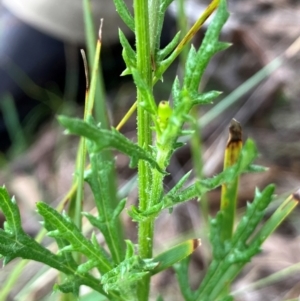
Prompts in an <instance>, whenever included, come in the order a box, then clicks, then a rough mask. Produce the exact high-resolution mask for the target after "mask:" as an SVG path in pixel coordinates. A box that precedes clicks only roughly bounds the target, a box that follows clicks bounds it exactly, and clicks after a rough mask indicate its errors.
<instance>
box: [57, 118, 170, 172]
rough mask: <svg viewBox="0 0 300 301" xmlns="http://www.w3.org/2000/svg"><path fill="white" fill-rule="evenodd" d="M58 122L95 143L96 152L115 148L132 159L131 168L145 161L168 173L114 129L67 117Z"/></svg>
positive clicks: (73, 132) (71, 131)
mask: <svg viewBox="0 0 300 301" xmlns="http://www.w3.org/2000/svg"><path fill="white" fill-rule="evenodd" d="M58 120H59V122H60V123H61V124H62V125H63V126H64V127H66V128H67V129H68V131H69V132H70V133H72V134H76V135H80V136H84V137H86V138H88V139H90V140H92V141H93V142H95V147H94V152H98V151H101V150H103V149H107V148H115V149H117V150H119V151H120V152H122V153H124V154H126V155H128V156H129V157H130V159H131V164H130V167H134V166H136V164H137V163H138V161H139V160H145V161H147V162H148V163H149V164H150V165H151V166H152V167H153V168H156V169H157V170H158V171H159V172H161V173H163V174H166V172H165V171H163V170H162V169H161V168H160V167H159V166H158V164H157V163H156V161H155V160H154V158H153V157H152V156H151V155H150V154H149V152H147V151H145V150H144V149H142V148H141V147H139V146H138V145H137V144H134V143H133V142H132V141H130V140H129V139H127V138H126V137H125V136H124V135H122V134H120V133H119V132H118V131H116V130H115V129H112V130H111V131H108V130H104V129H100V128H97V127H95V126H93V125H91V124H88V123H86V122H84V121H83V120H81V119H77V118H68V117H65V116H59V117H58Z"/></svg>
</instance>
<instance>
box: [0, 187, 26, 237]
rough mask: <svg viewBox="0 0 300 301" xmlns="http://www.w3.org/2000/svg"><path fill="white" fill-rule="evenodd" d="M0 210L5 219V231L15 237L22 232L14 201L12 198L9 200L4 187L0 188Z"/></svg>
mask: <svg viewBox="0 0 300 301" xmlns="http://www.w3.org/2000/svg"><path fill="white" fill-rule="evenodd" d="M0 208H1V211H2V212H3V214H4V216H5V218H6V225H5V227H6V230H7V231H9V232H11V233H12V234H15V235H18V233H19V232H23V230H22V226H21V216H20V211H19V208H18V206H17V203H16V200H15V198H14V197H13V198H11V199H10V197H9V195H8V192H7V190H6V188H5V187H0Z"/></svg>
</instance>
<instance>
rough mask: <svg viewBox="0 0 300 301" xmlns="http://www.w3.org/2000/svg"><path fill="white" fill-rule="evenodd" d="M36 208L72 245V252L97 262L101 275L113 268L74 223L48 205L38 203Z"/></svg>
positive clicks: (104, 255) (61, 236) (60, 235)
mask: <svg viewBox="0 0 300 301" xmlns="http://www.w3.org/2000/svg"><path fill="white" fill-rule="evenodd" d="M36 206H37V209H38V212H39V214H40V215H41V216H43V218H44V219H45V221H47V223H49V224H51V225H52V227H53V228H56V230H57V231H58V232H59V237H60V238H63V239H65V240H67V241H68V242H69V243H70V245H71V246H70V250H72V251H73V250H76V251H78V252H80V253H82V254H84V255H85V256H86V257H87V258H88V259H90V260H94V261H96V262H97V268H98V269H99V271H100V272H101V273H105V272H107V271H109V270H110V269H111V268H112V266H111V263H110V262H109V260H108V258H107V257H106V254H104V253H101V252H100V251H99V249H97V248H95V246H94V245H93V244H92V243H91V242H90V241H89V240H87V239H86V238H85V237H84V236H83V235H82V233H81V232H80V231H79V229H78V228H77V227H76V225H75V224H74V223H73V222H71V221H69V220H68V219H66V218H65V217H63V216H62V215H61V214H59V213H58V212H57V211H56V210H55V209H53V208H51V207H50V206H48V205H47V204H46V203H42V202H38V203H37V205H36ZM52 232H53V231H52ZM64 248H65V249H66V248H68V247H64Z"/></svg>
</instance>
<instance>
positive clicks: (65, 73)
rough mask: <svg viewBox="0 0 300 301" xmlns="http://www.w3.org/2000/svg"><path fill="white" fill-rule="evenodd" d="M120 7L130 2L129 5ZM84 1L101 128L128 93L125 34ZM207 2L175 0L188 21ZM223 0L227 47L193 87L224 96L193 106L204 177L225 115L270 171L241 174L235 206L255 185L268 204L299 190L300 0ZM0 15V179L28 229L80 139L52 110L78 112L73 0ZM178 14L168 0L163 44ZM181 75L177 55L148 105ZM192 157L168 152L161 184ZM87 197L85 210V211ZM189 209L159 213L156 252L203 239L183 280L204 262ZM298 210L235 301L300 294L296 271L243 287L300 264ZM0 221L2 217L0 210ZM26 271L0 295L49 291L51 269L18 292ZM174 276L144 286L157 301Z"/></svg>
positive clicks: (79, 21) (128, 176)
mask: <svg viewBox="0 0 300 301" xmlns="http://www.w3.org/2000/svg"><path fill="white" fill-rule="evenodd" d="M126 2H127V3H128V6H129V7H132V2H131V1H129V0H127V1H126ZM91 3H92V10H93V13H94V16H95V26H96V27H97V28H98V26H99V19H100V18H104V26H103V31H102V32H103V37H102V51H101V67H102V70H103V79H104V85H105V90H106V98H107V107H108V110H109V113H110V118H111V123H112V125H113V126H116V125H117V124H118V122H119V121H120V120H121V119H122V117H123V115H124V113H125V112H126V111H127V110H128V109H129V107H130V106H131V105H132V104H133V102H134V101H135V88H134V86H133V85H132V83H131V80H130V78H129V77H120V74H121V72H122V71H123V70H124V66H125V65H124V64H123V61H122V57H121V51H122V49H121V47H120V45H119V42H118V27H121V28H122V30H123V31H124V32H125V34H127V36H128V38H129V39H130V40H131V41H132V44H133V45H134V41H133V40H132V36H131V33H130V31H129V30H128V29H126V27H125V26H124V25H123V23H122V21H121V20H120V18H119V17H118V16H117V14H116V12H115V8H114V6H113V3H112V1H108V0H106V1H99V0H98V1H96V0H95V1H91ZM208 3H209V2H208V1H200V0H197V1H196V0H195V1H185V2H184V8H185V12H186V15H187V19H188V23H189V25H188V27H190V26H191V25H192V24H193V23H194V22H195V21H196V19H197V18H198V17H199V16H200V15H201V13H202V12H203V11H204V9H205V8H206V6H207V5H208ZM228 5H229V10H230V12H231V16H230V18H229V20H228V22H227V24H226V25H225V27H224V29H223V32H222V36H221V39H222V40H224V41H227V42H230V43H232V46H231V47H230V48H229V49H227V50H226V51H223V52H222V53H219V54H218V55H216V56H215V57H214V58H213V60H212V62H211V63H210V64H209V66H208V69H207V71H206V73H205V75H204V78H203V81H202V83H201V86H200V89H201V90H203V91H207V90H212V89H213V90H219V91H223V94H222V95H221V96H220V97H219V99H218V100H217V101H215V103H214V104H213V105H209V106H206V107H201V108H199V110H198V114H199V124H200V125H201V137H202V141H203V152H202V156H203V173H204V175H205V176H212V175H214V174H216V173H217V172H219V171H221V170H222V165H223V154H224V148H225V145H226V140H227V138H228V126H229V123H230V120H231V119H232V118H235V119H237V120H238V121H239V122H240V123H241V124H242V127H243V136H244V139H246V138H248V137H251V138H253V139H254V140H255V141H256V143H257V145H258V149H259V152H260V157H259V159H258V161H257V163H259V164H261V165H264V166H267V167H268V168H269V170H268V171H267V172H265V173H261V174H252V175H246V176H243V177H242V178H241V184H240V189H239V207H240V212H243V210H244V209H243V208H244V206H245V203H246V201H251V200H252V198H253V194H254V189H255V187H259V188H263V187H265V186H266V185H267V184H268V183H275V184H276V185H277V189H276V193H277V194H278V196H279V197H278V201H276V202H280V201H281V200H282V199H284V198H285V197H286V196H288V195H289V194H291V193H293V192H294V191H296V190H297V189H298V188H299V186H300V185H299V184H300V181H299V179H300V140H299V137H300V115H299V114H300V103H299V95H300V85H299V83H298V78H299V76H300V61H299V57H300V55H299V49H300V42H298V41H297V39H298V38H299V36H300V2H299V1H297V0H294V1H293V0H273V1H271V0H239V1H238V0H236V1H235V0H230V1H228ZM70 7H72V9H70ZM58 8H59V9H58ZM0 12H1V15H0V21H1V23H0V26H1V27H0V34H1V35H0V39H1V41H0V111H1V114H0V150H1V155H0V165H1V170H0V183H1V185H3V184H5V185H6V186H7V187H8V190H9V191H10V193H11V194H12V195H15V196H16V198H17V201H18V203H19V205H20V207H21V213H22V218H23V224H24V228H25V229H26V231H27V232H28V233H30V235H35V234H36V233H37V232H38V230H39V229H40V226H39V223H38V221H39V219H40V218H39V217H38V216H36V213H35V203H36V202H37V201H40V200H43V201H46V202H49V203H53V204H54V205H56V204H57V203H58V202H59V201H60V200H61V199H62V198H63V197H64V195H65V194H66V193H67V192H68V190H69V188H70V187H71V182H72V175H73V172H74V161H75V156H76V151H77V145H78V138H76V137H70V136H64V135H63V129H62V128H61V127H59V125H58V124H57V122H56V119H55V115H56V114H62V113H63V114H66V115H69V116H83V103H84V94H85V77H84V69H83V63H82V58H81V56H80V52H79V50H80V49H81V48H84V47H85V32H84V24H83V17H82V15H83V12H82V3H81V1H75V0H69V1H67V0H65V2H62V1H57V0H51V1H47V0H43V1H42V0H39V1H34V0H26V1H25V0H22V2H21V1H18V0H6V1H5V0H4V1H3V2H2V4H1V10H0ZM177 12H178V3H177V2H176V1H175V2H174V3H173V4H172V5H171V6H170V9H169V14H168V16H167V17H166V20H165V25H164V30H163V36H162V41H161V43H162V45H166V44H167V43H168V41H170V39H171V37H173V36H174V34H175V33H176V32H177V31H178V29H177V28H178V26H179V25H178V24H179V21H177ZM207 24H209V20H208V22H207V23H206V24H205V26H204V27H203V29H202V30H201V31H200V32H199V33H198V34H197V35H196V37H195V39H194V40H193V44H194V45H195V46H196V47H198V46H199V45H200V44H201V40H202V38H203V35H204V33H205V30H206V26H207ZM279 56H280V58H279ZM182 72H183V70H182V69H181V62H180V59H179V60H178V62H177V63H176V64H174V65H173V66H172V67H171V68H170V70H168V72H167V73H166V74H165V77H164V82H163V83H158V84H157V86H156V88H155V94H156V99H157V102H158V101H160V100H161V99H169V95H170V87H171V85H172V82H173V80H174V77H175V76H176V75H179V76H180V75H181V74H182ZM135 129H136V124H135V117H132V118H131V119H130V120H129V122H128V123H127V124H126V125H125V126H124V128H123V129H122V132H123V133H124V134H125V135H126V136H127V137H129V138H131V139H133V140H135V139H136V138H135ZM200 155H201V154H199V156H200ZM116 162H117V169H118V175H119V184H120V187H124V186H125V185H126V184H128V183H130V181H133V178H134V175H135V172H136V171H135V170H130V169H128V160H127V158H126V157H125V156H123V155H119V154H118V155H117V157H116ZM192 164H193V163H192V160H191V154H190V146H189V144H187V145H186V146H185V147H183V148H181V149H179V150H178V151H177V153H176V156H174V158H173V159H172V164H171V166H170V168H169V172H170V173H171V176H169V177H167V179H166V182H165V189H166V191H167V190H169V189H170V188H171V187H172V186H173V185H174V183H175V182H177V181H178V180H179V179H180V178H181V177H182V175H183V174H184V173H186V172H187V171H188V170H190V169H191V168H192ZM133 187H134V186H133ZM87 195H89V191H87ZM88 198H89V197H87V202H86V206H87V209H91V208H92V207H91V206H92V203H91V202H89V201H88ZM219 198H220V191H219V190H216V191H213V192H211V193H209V194H208V195H207V199H208V201H209V207H210V208H209V209H210V213H211V215H214V214H215V212H216V211H217V210H218V206H219ZM136 202H137V192H136V189H134V188H133V189H131V192H130V196H129V199H128V204H127V206H130V205H131V204H133V203H136ZM277 204H278V203H277ZM275 207H276V206H275V205H274V208H275ZM198 208H199V203H197V202H196V201H191V202H188V203H187V204H184V205H180V206H178V207H176V208H174V211H173V213H172V214H169V213H168V212H165V213H164V214H163V215H162V216H161V217H160V218H159V219H158V220H157V224H156V227H157V233H158V234H157V236H156V237H155V239H156V241H155V247H156V249H157V250H163V249H164V248H166V247H167V246H168V245H170V244H172V245H173V244H174V243H175V242H178V241H180V240H181V239H182V237H195V236H196V237H201V238H202V237H204V239H203V245H202V247H201V248H199V251H196V252H195V254H193V258H192V268H191V281H192V282H193V285H197V283H198V281H199V280H200V279H201V277H202V276H203V275H202V274H201V273H202V271H204V270H205V267H206V265H207V261H208V260H209V258H210V255H209V252H210V250H209V247H208V244H207V243H206V240H205V233H203V229H204V228H203V221H202V220H201V218H199V209H198ZM298 213H299V210H296V211H295V212H294V213H293V214H292V215H291V216H290V217H289V219H288V220H287V221H286V222H284V224H283V226H281V227H280V228H279V229H278V231H277V233H276V234H274V235H273V236H272V237H271V238H270V239H268V240H267V241H266V243H265V244H264V249H263V251H262V253H261V254H260V255H259V256H257V257H256V258H255V259H254V260H253V261H252V262H251V263H250V264H249V265H248V266H247V267H246V269H245V271H244V273H243V274H242V275H241V276H240V277H239V279H238V280H237V281H236V283H235V285H234V287H233V290H241V291H242V292H240V294H239V295H237V299H236V300H245V301H248V300H249V301H250V300H251V301H253V300H266V301H268V300H272V301H273V300H287V299H289V298H296V297H298V296H299V294H300V276H299V275H300V273H299V272H298V269H300V267H299V268H297V269H295V272H294V273H289V274H288V276H287V277H285V278H280V279H279V281H277V282H276V283H275V284H272V285H268V286H266V287H263V288H260V287H259V288H255V290H250V289H248V290H247V289H245V287H246V286H247V285H249V284H251V283H253V282H255V281H257V280H258V279H261V278H263V277H265V276H267V275H269V274H271V273H273V272H276V271H279V270H281V269H283V268H286V267H289V266H291V265H293V264H297V263H299V262H300V239H299V232H300V222H299V218H298ZM270 214H271V211H270ZM0 219H2V220H1V223H3V217H0ZM123 219H124V224H125V228H126V232H127V235H128V237H129V238H130V239H133V240H134V241H136V225H135V224H133V223H132V222H131V220H130V219H129V217H128V216H126V215H124V216H123ZM13 266H14V265H13V263H12V264H10V265H8V266H7V267H5V270H3V271H1V273H0V286H1V283H4V281H5V278H6V277H7V274H6V273H8V272H9V270H10V269H13ZM36 268H37V269H39V268H40V266H38V265H36V264H32V266H30V267H28V268H27V272H26V273H29V272H30V273H32V274H33V275H34V274H35V273H36ZM28 278H29V277H28V274H26V277H25V276H21V277H20V279H21V280H20V281H19V282H18V285H16V286H15V291H14V292H12V294H11V296H10V299H8V300H43V296H44V295H47V294H48V293H49V292H50V291H51V286H52V285H53V283H54V281H55V274H53V275H51V277H48V278H47V280H48V281H46V282H43V285H38V284H36V285H35V286H33V289H32V290H31V291H30V294H29V293H28V290H24V285H25V287H26V281H27V280H28ZM174 278H175V276H174V272H173V271H172V270H169V271H166V272H165V273H164V274H162V275H158V276H156V277H155V278H154V282H153V291H156V292H159V293H161V294H163V295H164V296H166V297H165V300H175V301H176V300H182V297H181V295H180V292H179V288H178V287H177V286H176V284H175V281H174ZM24 291H25V292H24ZM26 294H27V295H26ZM28 294H29V295H28ZM24 296H26V298H25V297H24ZM45 300H46V299H45ZM50 300H53V299H50Z"/></svg>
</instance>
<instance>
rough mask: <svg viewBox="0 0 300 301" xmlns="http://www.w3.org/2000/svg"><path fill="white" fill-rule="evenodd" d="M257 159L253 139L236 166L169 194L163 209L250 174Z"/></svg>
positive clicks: (248, 141)
mask: <svg viewBox="0 0 300 301" xmlns="http://www.w3.org/2000/svg"><path fill="white" fill-rule="evenodd" d="M256 157H257V149H256V146H255V143H254V142H253V141H252V140H251V139H248V140H247V141H246V143H245V145H244V147H243V149H242V151H241V154H240V156H239V160H238V162H237V163H236V164H235V165H233V166H232V167H230V168H227V169H226V170H224V171H223V172H221V173H219V174H218V175H216V176H215V177H213V178H207V179H203V180H199V181H197V182H196V183H195V184H193V185H191V186H189V187H188V188H186V189H184V190H182V191H181V192H178V193H177V194H173V193H170V194H169V193H167V194H166V195H165V196H164V198H163V200H162V202H163V204H164V205H163V208H164V209H166V208H170V207H173V206H174V205H176V204H178V203H182V202H185V201H187V200H190V199H193V198H195V197H198V198H200V197H201V196H202V195H203V194H205V193H206V192H208V191H210V190H213V189H215V188H217V187H219V186H221V185H222V184H224V183H228V182H231V181H233V180H234V179H235V178H236V177H237V176H239V175H240V174H242V173H245V172H248V169H249V166H250V165H251V163H252V161H253V160H254V159H255V158H256ZM144 214H147V212H144Z"/></svg>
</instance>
